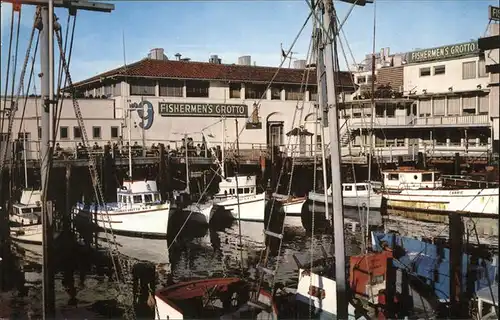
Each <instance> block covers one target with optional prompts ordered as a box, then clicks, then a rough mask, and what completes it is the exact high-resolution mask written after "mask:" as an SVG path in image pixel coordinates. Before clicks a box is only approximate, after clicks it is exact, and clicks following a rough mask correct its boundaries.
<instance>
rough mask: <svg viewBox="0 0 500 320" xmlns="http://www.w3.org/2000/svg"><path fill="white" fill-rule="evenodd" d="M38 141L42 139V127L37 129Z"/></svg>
mask: <svg viewBox="0 0 500 320" xmlns="http://www.w3.org/2000/svg"><path fill="white" fill-rule="evenodd" d="M38 139H42V127H38Z"/></svg>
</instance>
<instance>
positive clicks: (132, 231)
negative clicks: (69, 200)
mask: <svg viewBox="0 0 500 320" xmlns="http://www.w3.org/2000/svg"><path fill="white" fill-rule="evenodd" d="M91 208H93V206H84V205H82V204H81V203H79V204H77V205H76V207H75V208H74V214H75V215H76V217H75V218H81V219H84V220H86V221H89V222H96V223H97V226H98V227H99V228H102V229H106V230H111V229H112V231H113V232H114V233H116V234H121V235H125V236H139V237H151V238H166V236H167V230H168V220H169V215H170V205H169V204H163V205H156V206H154V207H152V208H149V209H145V210H134V211H114V210H111V209H110V210H109V211H108V212H107V214H106V211H104V210H103V209H102V208H98V209H97V210H96V211H92V210H91Z"/></svg>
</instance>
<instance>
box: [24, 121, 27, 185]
mask: <svg viewBox="0 0 500 320" xmlns="http://www.w3.org/2000/svg"><path fill="white" fill-rule="evenodd" d="M26 155H27V152H26V125H25V126H24V134H23V158H24V187H25V188H26V189H27V188H28V164H27V159H26Z"/></svg>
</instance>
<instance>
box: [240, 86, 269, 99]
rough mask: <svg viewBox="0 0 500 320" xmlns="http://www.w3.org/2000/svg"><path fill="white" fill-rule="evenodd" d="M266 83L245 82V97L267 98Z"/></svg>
mask: <svg viewBox="0 0 500 320" xmlns="http://www.w3.org/2000/svg"><path fill="white" fill-rule="evenodd" d="M266 89H267V86H266V85H261V84H251V83H247V84H245V99H260V98H261V97H263V98H264V99H266Z"/></svg>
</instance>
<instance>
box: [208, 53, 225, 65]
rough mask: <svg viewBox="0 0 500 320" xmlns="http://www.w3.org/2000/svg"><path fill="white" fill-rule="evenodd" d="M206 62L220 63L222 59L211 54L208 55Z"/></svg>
mask: <svg viewBox="0 0 500 320" xmlns="http://www.w3.org/2000/svg"><path fill="white" fill-rule="evenodd" d="M208 62H210V63H213V64H221V63H222V60H221V59H219V56H218V55H216V54H213V55H211V56H210V59H208Z"/></svg>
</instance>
